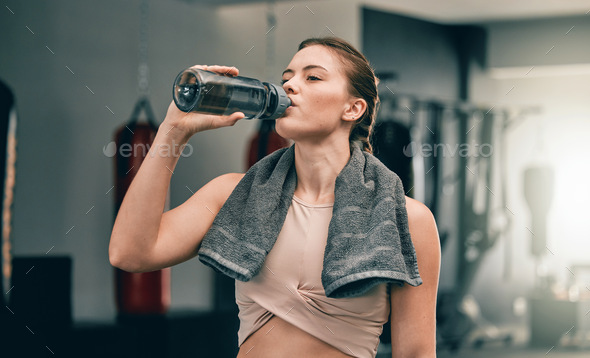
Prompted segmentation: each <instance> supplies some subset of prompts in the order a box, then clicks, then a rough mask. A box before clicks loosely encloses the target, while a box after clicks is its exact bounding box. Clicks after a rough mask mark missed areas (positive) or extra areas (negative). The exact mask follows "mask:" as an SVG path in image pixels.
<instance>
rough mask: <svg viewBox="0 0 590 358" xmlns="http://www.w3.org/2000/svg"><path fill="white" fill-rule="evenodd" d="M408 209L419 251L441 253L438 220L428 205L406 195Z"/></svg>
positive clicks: (415, 245)
mask: <svg viewBox="0 0 590 358" xmlns="http://www.w3.org/2000/svg"><path fill="white" fill-rule="evenodd" d="M406 211H407V213H408V225H409V229H410V236H411V237H412V242H413V244H414V247H415V248H416V251H417V253H418V254H419V253H420V252H425V253H427V255H439V253H440V241H439V236H438V229H437V227H436V220H435V219H434V215H432V212H431V211H430V209H428V207H427V206H426V205H424V204H423V203H421V202H419V201H418V200H416V199H412V198H410V197H408V196H406Z"/></svg>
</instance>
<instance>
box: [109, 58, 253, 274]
mask: <svg viewBox="0 0 590 358" xmlns="http://www.w3.org/2000/svg"><path fill="white" fill-rule="evenodd" d="M195 67H198V68H205V69H207V70H210V71H215V72H219V73H225V74H229V75H237V74H238V70H237V69H235V68H230V67H223V66H195ZM243 117H244V114H243V113H241V112H237V113H234V114H232V115H230V116H213V115H204V114H197V113H188V114H187V113H184V112H181V111H180V110H178V108H176V105H175V104H174V102H172V103H171V104H170V106H169V108H168V113H167V114H166V118H165V119H164V121H163V122H162V124H161V125H160V128H159V130H158V133H157V134H156V138H155V139H154V142H153V143H152V145H151V146H150V151H149V153H148V154H147V156H146V157H145V159H144V160H143V162H142V164H141V167H140V168H139V170H138V172H137V174H136V175H135V178H134V179H133V181H132V183H131V185H130V186H129V188H128V190H127V193H126V194H125V198H124V199H123V202H122V204H121V207H120V208H119V212H118V214H117V218H116V219H115V224H114V226H113V230H112V233H111V240H110V243H109V260H110V262H111V264H112V265H113V266H116V267H119V268H121V269H123V270H126V271H130V272H146V271H154V270H157V269H160V268H163V267H168V266H172V265H174V264H177V263H180V262H183V261H185V260H188V259H189V258H191V257H194V256H195V255H196V254H197V250H198V248H199V246H200V244H201V241H202V239H203V236H204V235H205V233H206V232H207V231H208V229H209V227H210V226H211V224H212V222H213V219H214V218H215V215H216V214H217V212H218V211H219V209H220V208H221V206H223V204H224V203H225V200H226V199H227V197H228V196H229V194H230V193H231V191H232V190H233V188H234V187H235V185H236V184H237V182H238V181H239V179H240V178H241V174H226V175H222V176H220V177H217V178H215V179H213V180H212V181H210V182H209V183H208V184H207V185H205V186H203V187H202V188H201V189H199V190H198V191H197V192H196V193H195V194H194V195H193V196H192V197H191V198H190V199H189V200H187V201H186V202H185V203H184V204H182V205H180V206H179V207H177V208H175V209H173V210H170V211H168V212H166V213H164V205H165V201H166V196H167V193H168V188H169V185H170V179H171V177H172V173H173V171H174V168H175V167H176V164H177V162H178V158H179V156H180V153H181V152H182V151H181V150H180V151H176V152H177V153H173V152H175V151H171V150H162V149H163V148H164V149H165V148H168V149H169V148H178V147H179V146H180V147H181V148H182V146H184V145H186V143H187V141H188V140H189V138H190V137H191V136H192V135H194V134H195V133H197V132H201V131H204V130H208V129H214V128H219V127H225V126H231V125H234V124H235V123H236V122H237V121H238V120H239V119H241V118H243ZM173 146H175V147H173ZM174 155H176V156H174Z"/></svg>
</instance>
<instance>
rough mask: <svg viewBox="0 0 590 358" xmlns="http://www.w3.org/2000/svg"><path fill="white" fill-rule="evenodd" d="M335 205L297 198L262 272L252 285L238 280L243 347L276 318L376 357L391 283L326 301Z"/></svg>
mask: <svg viewBox="0 0 590 358" xmlns="http://www.w3.org/2000/svg"><path fill="white" fill-rule="evenodd" d="M332 207H333V204H316V205H314V204H308V203H306V202H304V201H303V200H301V199H299V198H297V197H295V196H293V200H292V205H291V206H290V207H289V211H288V212H287V216H286V218H285V222H284V224H283V228H282V230H281V232H280V233H279V236H278V237H277V241H276V242H275V244H274V246H273V248H272V250H271V251H270V252H269V253H268V255H267V256H266V259H265V262H264V265H263V266H262V269H261V270H260V272H259V273H258V274H257V275H256V276H254V277H253V278H252V279H251V280H250V281H248V282H242V281H239V280H236V281H235V291H236V303H237V305H238V307H239V319H240V328H239V331H238V345H239V346H241V345H242V343H243V342H244V341H245V340H246V338H248V337H249V336H250V335H251V334H252V333H254V332H255V331H256V330H258V329H259V328H260V327H262V326H263V325H264V324H265V323H266V322H268V321H269V320H270V319H271V318H272V316H273V315H277V316H279V317H280V318H281V319H283V320H285V321H287V322H289V323H291V324H293V325H295V326H296V327H298V328H300V329H302V330H304V331H305V332H307V333H309V334H311V335H313V336H315V337H317V338H318V339H320V340H322V341H324V342H326V343H328V344H330V345H332V346H334V347H335V348H337V349H339V350H341V351H342V352H344V353H346V354H348V355H351V356H353V357H362V358H368V357H371V358H372V357H375V355H376V354H377V346H378V345H379V336H380V335H381V333H382V331H383V325H384V324H385V323H386V322H387V320H388V318H389V313H390V301H389V295H390V292H389V290H388V284H387V283H383V284H379V285H376V286H375V287H373V288H372V289H371V290H370V291H368V292H367V293H366V294H365V295H363V296H359V297H353V298H328V297H326V295H325V292H324V288H323V286H322V282H321V272H322V267H323V259H324V249H325V247H326V242H327V238H328V226H329V223H330V220H331V218H332Z"/></svg>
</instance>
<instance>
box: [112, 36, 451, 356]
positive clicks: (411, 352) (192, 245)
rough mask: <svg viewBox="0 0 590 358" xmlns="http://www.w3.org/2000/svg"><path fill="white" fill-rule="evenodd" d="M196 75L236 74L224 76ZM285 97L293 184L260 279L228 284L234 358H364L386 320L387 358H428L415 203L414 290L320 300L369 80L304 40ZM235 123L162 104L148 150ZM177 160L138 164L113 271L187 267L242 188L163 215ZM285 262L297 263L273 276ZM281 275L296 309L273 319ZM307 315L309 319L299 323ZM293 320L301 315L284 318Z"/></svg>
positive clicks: (435, 266) (411, 221)
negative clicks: (235, 310)
mask: <svg viewBox="0 0 590 358" xmlns="http://www.w3.org/2000/svg"><path fill="white" fill-rule="evenodd" d="M195 68H201V69H205V70H209V71H214V72H218V73H222V74H227V75H231V76H236V75H238V70H237V69H236V68H233V67H225V66H195ZM283 87H284V89H285V91H286V92H287V95H288V96H289V98H290V99H291V101H292V105H291V107H289V108H288V109H287V111H286V113H285V115H284V116H282V117H281V118H279V119H277V121H276V131H277V132H278V134H279V135H281V136H282V137H284V138H289V139H292V140H293V141H294V166H295V170H296V176H297V184H296V187H295V191H294V193H293V202H292V206H291V207H290V208H289V213H288V214H287V219H286V220H285V226H284V227H283V229H284V230H282V231H281V233H280V235H279V237H278V238H277V241H276V243H275V246H273V248H272V250H271V251H270V252H269V254H268V257H267V258H266V259H267V261H265V264H266V268H268V270H266V269H264V270H261V271H260V273H259V274H258V275H257V276H256V277H254V278H253V279H252V280H251V281H249V282H241V281H237V280H236V301H237V303H238V305H239V307H240V321H241V323H240V332H239V344H240V351H239V354H238V357H239V358H242V357H246V356H248V357H320V358H321V357H326V358H327V357H374V356H375V354H376V349H377V344H378V337H379V335H380V333H381V327H382V324H384V323H385V322H387V319H390V321H391V342H392V350H393V357H434V356H436V353H435V329H436V321H435V307H436V294H437V288H438V275H439V267H440V246H439V241H438V233H437V229H436V225H435V221H434V218H433V216H432V214H431V212H430V211H429V210H428V208H426V207H425V206H424V205H423V204H421V203H419V202H418V201H416V200H413V199H411V198H408V197H406V198H405V199H406V201H405V203H406V210H407V218H408V219H407V224H408V225H409V232H410V234H411V242H412V243H413V246H414V248H415V253H416V257H417V262H418V264H417V266H418V270H419V272H420V277H421V279H422V284H421V285H419V286H418V287H413V286H410V285H407V284H405V285H402V286H399V287H394V285H386V284H382V285H378V286H376V287H375V288H374V289H371V290H370V291H369V292H368V293H367V294H366V295H363V296H361V297H354V298H345V299H342V298H328V297H325V295H322V293H323V290H322V287H321V282H320V280H319V272H318V271H321V264H322V261H321V260H322V253H323V252H322V251H321V250H322V249H323V246H325V239H326V238H325V236H326V235H325V234H326V232H327V226H328V224H329V222H330V217H331V214H332V212H331V207H332V205H333V203H334V200H335V196H334V191H335V185H336V184H335V181H336V178H337V176H338V174H339V173H340V172H341V171H342V169H343V168H344V167H345V166H346V165H347V163H348V161H349V160H350V158H351V152H352V149H351V148H353V144H354V143H355V142H357V143H358V142H359V141H360V142H362V148H363V149H364V150H365V151H367V152H369V153H370V152H371V145H370V142H369V136H370V133H371V128H372V126H373V122H374V118H375V112H376V107H377V103H378V97H377V80H376V78H375V76H374V73H373V70H372V69H371V68H370V66H369V64H368V61H367V60H366V58H365V57H364V56H363V55H362V54H360V53H359V52H358V51H357V50H355V49H354V48H353V47H352V46H351V45H350V44H349V43H347V42H345V41H343V40H341V39H337V38H323V39H309V40H306V41H304V42H302V43H301V45H300V47H299V50H298V52H297V53H296V54H295V55H294V57H293V59H292V60H291V62H290V63H289V65H288V67H287V69H286V70H285V71H284V72H283ZM243 117H244V114H243V113H234V114H232V115H229V116H213V115H204V114H196V113H189V114H187V113H184V112H181V111H179V110H178V109H177V108H176V106H175V105H174V103H171V104H170V106H169V108H168V113H167V115H166V118H165V120H164V121H163V122H162V124H161V125H160V130H159V131H158V134H157V136H156V138H155V140H154V143H153V145H152V149H151V150H157V149H154V148H158V147H159V146H160V145H170V144H173V143H183V144H186V142H187V141H188V139H189V138H190V137H191V136H192V135H193V134H195V133H197V132H200V131H204V130H209V129H214V128H219V127H224V126H231V125H234V124H235V123H236V122H237V121H238V120H240V119H241V118H243ZM177 161H178V157H161V156H150V155H148V156H147V157H146V158H145V160H144V162H143V163H142V166H141V168H140V170H139V172H138V173H137V175H136V177H135V179H134V181H133V183H132V184H131V186H130V188H129V190H128V192H127V194H126V196H125V199H124V201H123V203H122V205H121V207H120V209H119V213H118V216H117V219H116V221H115V225H114V228H113V232H112V236H111V242H110V246H109V257H110V261H111V264H112V265H114V266H116V267H119V268H121V269H123V270H126V271H130V272H146V271H151V270H157V269H160V268H164V267H168V266H172V265H175V264H178V263H181V262H183V261H186V260H188V259H190V258H193V257H195V256H196V255H197V254H198V253H199V249H200V248H201V242H202V240H203V238H204V237H205V235H206V234H207V232H208V231H209V229H210V228H211V225H212V223H213V220H214V219H215V217H216V215H217V213H218V212H219V211H220V210H221V208H222V206H223V205H224V203H225V202H226V201H227V199H228V197H229V196H230V194H231V193H232V191H233V190H234V189H235V188H236V186H237V185H238V183H239V182H240V180H241V179H242V178H243V177H244V174H238V173H230V174H225V175H221V176H219V177H217V178H215V179H213V180H211V181H210V182H209V183H207V184H206V185H205V186H203V187H202V188H201V189H200V190H198V191H197V192H196V193H195V194H194V195H193V196H192V197H191V198H189V199H188V200H187V201H186V202H185V203H183V204H182V205H180V206H178V207H177V208H175V209H173V210H170V211H167V212H166V213H164V214H162V212H163V209H164V203H165V197H166V194H167V191H168V185H169V183H170V178H171V174H172V172H173V171H174V167H175V165H176V163H177ZM196 218H198V220H196ZM312 220H314V221H313V222H312ZM295 222H297V223H299V226H300V228H308V231H310V232H311V231H313V230H315V231H314V233H313V234H310V235H311V236H310V237H309V238H307V237H306V238H305V241H303V239H301V238H302V237H303V236H298V238H299V239H298V240H300V241H294V240H295V239H294V238H293V236H294V235H295V233H293V234H291V233H290V231H291V230H292V228H291V227H290V228H289V229H288V230H287V229H286V225H287V223H295ZM302 222H303V224H301V223H302ZM290 225H294V226H293V227H295V226H296V225H295V224H290ZM312 227H313V229H312ZM293 230H296V229H293ZM306 230H307V229H306ZM297 235H301V233H297ZM288 238H290V240H287V239H288ZM322 239H323V240H324V241H321V240H322ZM314 245H315V246H314ZM298 254H299V255H300V256H297V255H298ZM289 258H291V259H295V258H296V260H295V261H293V262H300V263H301V264H300V265H298V266H297V267H293V266H291V267H289V268H286V269H284V270H283V271H280V270H281V264H284V263H285V262H286V261H285V260H288V259H289ZM297 260H299V261H297ZM273 262H274V263H275V264H276V265H275V266H273V265H272V264H273ZM273 269H274V270H275V271H276V270H279V272H275V271H273ZM281 273H284V275H285V276H283V277H282V278H281V279H282V280H287V279H288V278H290V279H295V280H297V278H300V280H301V281H300V282H295V286H294V287H296V290H297V291H298V292H299V294H300V296H301V297H299V296H297V299H298V300H299V301H294V302H296V303H295V304H293V307H292V310H291V309H290V310H288V312H278V311H276V312H271V309H272V308H271V307H273V308H278V307H279V306H277V304H278V303H280V302H283V301H284V299H287V297H288V296H281V295H288V294H289V292H287V290H286V289H285V290H283V291H280V293H279V291H276V292H275V291H272V290H271V289H270V286H269V285H271V281H270V280H271V279H272V277H273V276H274V277H277V276H280V275H281ZM294 273H296V274H294ZM289 274H291V276H289V277H288V278H287V275H289ZM314 282H315V284H313V283H314ZM306 285H308V286H309V287H307V286H306ZM285 286H287V285H285ZM303 288H305V289H303ZM287 289H289V287H287ZM289 291H290V294H293V295H295V294H296V293H295V292H294V290H291V289H289ZM257 293H258V296H256V294H257ZM253 297H256V298H253ZM301 298H302V299H301ZM297 302H299V303H297ZM301 307H304V308H303V309H302V308H301ZM305 309H307V310H305ZM297 310H299V311H297ZM307 311H309V312H310V313H307V316H305V317H307V318H302V317H304V316H303V315H304V314H306V312H307ZM293 312H298V313H299V314H290V313H293ZM330 326H331V327H330ZM318 327H319V328H318ZM328 331H329V332H328ZM376 342H377V344H376Z"/></svg>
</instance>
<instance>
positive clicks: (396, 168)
mask: <svg viewBox="0 0 590 358" xmlns="http://www.w3.org/2000/svg"><path fill="white" fill-rule="evenodd" d="M411 141H412V139H411V136H410V130H409V129H408V127H406V126H404V125H403V124H401V123H399V122H397V121H393V120H385V121H382V122H379V123H377V124H376V125H375V131H374V133H373V140H372V145H373V152H374V154H375V157H377V159H379V160H380V161H381V162H382V163H383V164H385V166H386V167H387V168H388V169H389V170H391V171H393V172H394V173H395V174H397V175H398V176H399V178H400V179H401V181H402V184H403V186H404V191H406V192H408V191H410V190H411V189H412V187H413V181H414V179H413V175H412V157H411V156H408V155H406V153H407V148H410V143H411Z"/></svg>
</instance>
